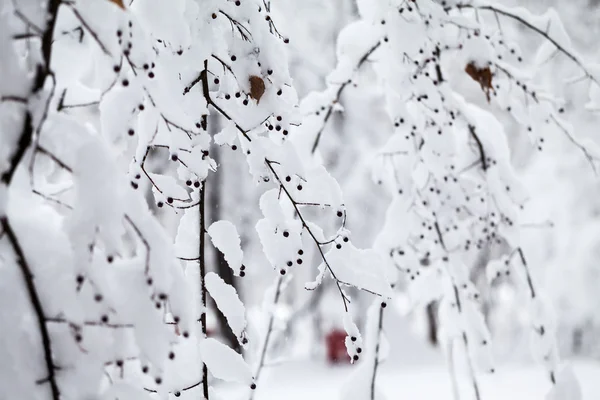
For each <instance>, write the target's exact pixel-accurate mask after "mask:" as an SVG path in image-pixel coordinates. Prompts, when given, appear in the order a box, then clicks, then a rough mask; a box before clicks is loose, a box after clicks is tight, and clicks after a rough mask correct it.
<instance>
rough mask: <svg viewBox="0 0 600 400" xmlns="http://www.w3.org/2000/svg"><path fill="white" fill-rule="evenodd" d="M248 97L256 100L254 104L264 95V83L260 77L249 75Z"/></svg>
mask: <svg viewBox="0 0 600 400" xmlns="http://www.w3.org/2000/svg"><path fill="white" fill-rule="evenodd" d="M249 80H250V97H251V98H253V99H254V100H256V103H258V102H259V101H260V98H261V97H262V96H263V94H264V93H265V81H263V79H262V78H261V77H260V76H256V75H250V78H249Z"/></svg>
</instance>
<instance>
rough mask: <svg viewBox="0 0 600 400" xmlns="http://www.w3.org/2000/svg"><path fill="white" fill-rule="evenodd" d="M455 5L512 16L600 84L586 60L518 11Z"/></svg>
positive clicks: (461, 4)
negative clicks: (589, 69)
mask: <svg viewBox="0 0 600 400" xmlns="http://www.w3.org/2000/svg"><path fill="white" fill-rule="evenodd" d="M453 7H456V8H457V9H459V10H460V9H464V8H472V9H474V10H478V11H479V10H481V11H491V12H493V13H494V15H495V16H496V17H497V15H498V14H500V15H502V16H504V17H507V18H510V19H512V20H514V21H516V22H518V23H520V24H521V25H523V26H525V27H526V28H528V29H530V30H531V31H533V32H535V33H537V34H538V35H540V36H542V37H543V38H544V39H546V40H547V41H549V42H550V43H552V44H553V45H554V46H555V47H556V48H557V50H558V51H560V52H561V53H563V54H564V55H565V56H567V57H568V58H569V59H570V60H571V61H573V62H574V63H575V64H576V65H577V66H578V67H579V68H580V69H581V70H582V71H583V73H584V74H585V76H586V77H587V78H589V79H590V80H591V81H592V82H594V83H596V84H600V82H598V80H597V79H596V78H595V77H594V75H593V74H592V73H591V72H589V71H588V69H587V67H586V66H585V64H584V62H583V61H582V60H581V58H580V57H579V56H577V55H576V54H573V52H571V51H569V50H568V49H566V48H565V47H564V46H562V45H561V44H560V43H558V41H557V40H556V39H554V38H553V37H552V36H550V34H548V32H545V31H543V30H542V29H540V28H538V27H537V26H535V25H533V24H532V23H531V22H529V21H527V20H526V19H524V18H523V17H521V16H520V15H518V14H517V13H515V12H512V11H511V10H510V9H508V8H504V7H497V6H493V5H473V4H464V3H460V4H456V5H455V6H453ZM453 7H447V8H446V9H445V10H446V11H449V10H451V9H452V8H453Z"/></svg>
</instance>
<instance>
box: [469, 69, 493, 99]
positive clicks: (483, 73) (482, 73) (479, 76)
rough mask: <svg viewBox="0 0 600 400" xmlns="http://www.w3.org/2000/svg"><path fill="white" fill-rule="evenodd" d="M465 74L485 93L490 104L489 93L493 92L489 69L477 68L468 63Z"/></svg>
mask: <svg viewBox="0 0 600 400" xmlns="http://www.w3.org/2000/svg"><path fill="white" fill-rule="evenodd" d="M465 72H466V73H467V74H468V75H469V76H470V77H471V78H472V79H473V80H474V81H475V82H477V83H479V85H480V86H481V90H483V92H484V93H485V97H486V98H487V101H488V103H489V102H490V91H493V90H494V88H493V87H492V71H491V70H490V67H485V68H478V67H477V66H476V65H475V64H474V63H469V64H467V66H466V67H465Z"/></svg>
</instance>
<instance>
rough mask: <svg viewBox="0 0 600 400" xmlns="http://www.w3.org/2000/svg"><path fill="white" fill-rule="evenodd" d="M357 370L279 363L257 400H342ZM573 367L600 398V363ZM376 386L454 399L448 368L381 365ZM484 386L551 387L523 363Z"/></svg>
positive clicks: (417, 398)
mask: <svg viewBox="0 0 600 400" xmlns="http://www.w3.org/2000/svg"><path fill="white" fill-rule="evenodd" d="M353 368H354V367H352V366H344V367H331V366H329V365H326V364H323V363H317V362H308V361H306V362H295V363H290V364H286V365H279V366H277V367H275V368H273V370H272V371H270V372H269V373H265V375H264V376H263V377H262V379H261V382H260V384H259V386H258V387H257V389H256V393H255V397H254V400H274V399H285V400H296V399H298V400H317V399H327V400H330V399H340V400H342V396H341V393H342V388H343V385H344V383H345V382H346V380H347V379H348V377H349V376H350V373H351V370H352V369H353ZM573 368H574V370H575V373H576V375H577V377H578V378H579V379H580V383H581V388H582V392H583V399H584V400H597V399H600V363H593V362H589V361H577V362H574V363H573ZM377 382H378V386H379V388H380V390H381V391H382V392H383V393H384V394H385V396H386V398H387V399H390V400H391V399H405V400H429V399H431V400H453V396H452V387H451V383H450V376H449V374H448V371H447V370H446V368H445V366H444V365H431V366H424V365H422V366H416V367H403V366H390V365H386V364H383V365H382V366H381V368H380V375H379V378H378V381H377ZM480 384H481V398H482V400H536V399H545V395H546V393H547V392H548V389H549V386H550V383H549V381H548V379H547V377H546V376H544V374H543V371H542V369H541V368H539V366H538V367H536V366H519V365H504V366H500V367H499V368H498V371H497V372H496V373H495V374H494V375H488V376H482V377H480ZM461 385H462V387H461V389H462V392H461V400H471V399H474V396H473V394H472V392H470V391H469V388H468V386H467V385H466V382H461ZM217 391H219V390H218V389H217ZM221 394H222V395H223V396H222V397H223V398H227V399H229V398H236V399H237V398H238V397H237V396H235V395H233V393H231V392H230V391H227V392H221Z"/></svg>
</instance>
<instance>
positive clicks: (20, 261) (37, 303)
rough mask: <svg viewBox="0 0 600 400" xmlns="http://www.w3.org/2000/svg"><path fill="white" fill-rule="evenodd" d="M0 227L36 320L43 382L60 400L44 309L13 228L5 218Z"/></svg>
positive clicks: (0, 221) (5, 217) (1, 219)
mask: <svg viewBox="0 0 600 400" xmlns="http://www.w3.org/2000/svg"><path fill="white" fill-rule="evenodd" d="M0 225H2V229H3V231H4V234H5V235H6V237H7V239H8V242H9V243H10V244H11V246H12V248H13V251H14V253H15V258H16V261H17V265H18V266H19V268H20V269H21V273H22V274H23V281H24V282H25V286H26V288H27V293H28V295H29V299H30V301H31V305H32V307H33V311H34V314H35V318H36V320H37V324H38V329H39V331H40V336H41V339H42V348H43V352H44V361H45V364H46V370H47V373H48V376H47V377H46V378H45V382H48V383H49V384H50V391H51V392H52V399H53V400H60V392H59V390H58V384H57V382H56V375H55V367H54V363H53V361H52V344H51V340H50V332H49V331H48V327H47V326H46V321H45V317H44V309H43V307H42V302H41V300H40V297H39V295H38V292H37V289H36V286H35V282H34V277H33V273H32V272H31V267H30V266H29V264H28V263H27V259H26V258H25V254H24V253H23V248H22V247H21V244H20V243H19V239H18V238H17V235H16V233H15V232H14V231H13V228H12V226H11V224H10V222H9V220H8V217H7V216H3V217H1V218H0Z"/></svg>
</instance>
